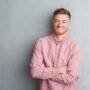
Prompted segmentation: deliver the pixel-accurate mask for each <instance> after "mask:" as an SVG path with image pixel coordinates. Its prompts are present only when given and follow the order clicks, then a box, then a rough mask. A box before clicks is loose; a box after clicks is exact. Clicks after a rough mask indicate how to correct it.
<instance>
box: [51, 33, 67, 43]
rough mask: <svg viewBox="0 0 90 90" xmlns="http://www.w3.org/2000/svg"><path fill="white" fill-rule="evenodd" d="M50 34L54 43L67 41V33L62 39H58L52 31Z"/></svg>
mask: <svg viewBox="0 0 90 90" xmlns="http://www.w3.org/2000/svg"><path fill="white" fill-rule="evenodd" d="M51 36H52V38H53V40H54V42H55V44H59V43H62V42H65V41H67V39H68V38H69V35H66V36H65V37H64V39H63V40H60V39H58V38H57V37H56V35H55V34H54V33H52V35H51Z"/></svg>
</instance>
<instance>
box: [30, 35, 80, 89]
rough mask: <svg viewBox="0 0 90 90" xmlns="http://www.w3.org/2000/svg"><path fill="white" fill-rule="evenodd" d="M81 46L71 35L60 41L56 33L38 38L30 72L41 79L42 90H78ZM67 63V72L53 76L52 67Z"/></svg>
mask: <svg viewBox="0 0 90 90" xmlns="http://www.w3.org/2000/svg"><path fill="white" fill-rule="evenodd" d="M80 57H81V55H80V47H79V45H78V44H77V43H76V42H75V41H73V40H72V39H71V38H70V37H69V36H66V37H65V38H64V40H62V41H58V39H57V38H56V36H55V35H54V34H51V35H49V36H45V37H42V38H40V39H38V40H37V42H36V44H35V47H34V50H33V56H32V59H31V62H30V67H31V69H30V73H31V75H32V77H33V78H38V79H39V80H40V90H77V80H78V78H79V76H80ZM58 65H59V66H60V65H67V66H68V68H69V70H68V71H67V73H65V74H58V75H56V76H55V77H52V67H55V66H58Z"/></svg>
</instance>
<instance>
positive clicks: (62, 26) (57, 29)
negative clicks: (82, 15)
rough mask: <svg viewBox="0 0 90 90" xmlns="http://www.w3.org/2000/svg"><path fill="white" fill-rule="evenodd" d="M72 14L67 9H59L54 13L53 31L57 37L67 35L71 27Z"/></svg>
mask: <svg viewBox="0 0 90 90" xmlns="http://www.w3.org/2000/svg"><path fill="white" fill-rule="evenodd" d="M70 20H71V14H70V12H69V11H68V10H67V9H64V8H59V9H57V10H55V11H54V13H53V30H54V33H55V34H56V35H63V34H65V33H66V32H67V31H68V29H69V26H70Z"/></svg>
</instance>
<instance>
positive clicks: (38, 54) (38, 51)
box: [30, 39, 52, 79]
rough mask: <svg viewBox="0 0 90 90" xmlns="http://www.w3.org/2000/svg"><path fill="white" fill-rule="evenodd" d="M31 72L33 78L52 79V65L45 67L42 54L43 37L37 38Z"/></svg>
mask: <svg viewBox="0 0 90 90" xmlns="http://www.w3.org/2000/svg"><path fill="white" fill-rule="evenodd" d="M30 73H31V75H32V77H33V78H38V79H50V78H51V77H52V67H45V65H44V62H43V54H42V43H41V39H39V40H37V42H36V44H35V47H34V50H33V55H32V58H31V62H30Z"/></svg>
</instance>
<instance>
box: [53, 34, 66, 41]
mask: <svg viewBox="0 0 90 90" xmlns="http://www.w3.org/2000/svg"><path fill="white" fill-rule="evenodd" d="M66 36H67V33H65V34H63V35H56V34H55V38H56V39H57V40H58V41H62V40H64V38H65V37H66Z"/></svg>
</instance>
